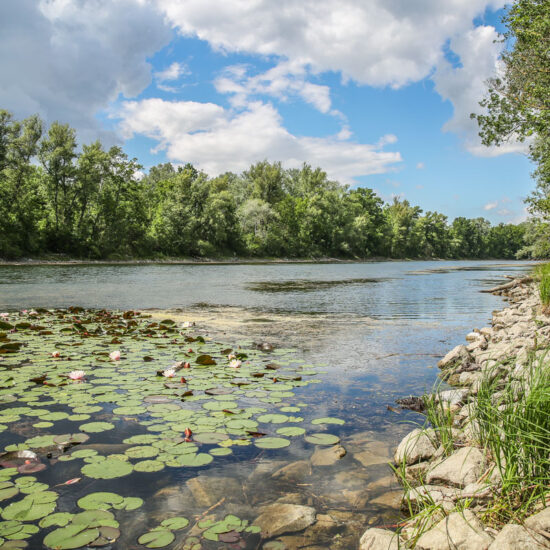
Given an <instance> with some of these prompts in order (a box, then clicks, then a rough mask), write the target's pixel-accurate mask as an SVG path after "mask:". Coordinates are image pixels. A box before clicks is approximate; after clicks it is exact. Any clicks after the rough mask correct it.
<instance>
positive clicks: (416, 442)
mask: <svg viewBox="0 0 550 550" xmlns="http://www.w3.org/2000/svg"><path fill="white" fill-rule="evenodd" d="M435 439H436V437H435V432H434V430H421V429H419V428H417V429H415V430H413V431H412V432H410V433H409V434H407V435H406V436H405V437H404V438H403V439H402V440H401V443H399V445H398V447H397V450H396V451H395V454H394V460H395V463H396V464H401V463H402V462H403V461H405V463H406V464H415V463H416V462H420V461H421V460H427V459H428V458H431V457H432V456H433V455H434V454H435V451H436V447H435V445H434V443H433V441H435Z"/></svg>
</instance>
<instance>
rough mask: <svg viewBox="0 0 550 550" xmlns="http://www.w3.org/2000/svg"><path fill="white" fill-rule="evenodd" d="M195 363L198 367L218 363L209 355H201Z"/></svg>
mask: <svg viewBox="0 0 550 550" xmlns="http://www.w3.org/2000/svg"><path fill="white" fill-rule="evenodd" d="M195 362H196V363H197V365H215V364H216V361H214V359H212V356H211V355H207V354H205V355H199V356H198V357H197V358H196V359H195Z"/></svg>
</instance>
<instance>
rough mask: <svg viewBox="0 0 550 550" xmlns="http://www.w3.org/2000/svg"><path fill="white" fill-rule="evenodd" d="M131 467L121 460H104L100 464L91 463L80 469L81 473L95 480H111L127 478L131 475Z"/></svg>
mask: <svg viewBox="0 0 550 550" xmlns="http://www.w3.org/2000/svg"><path fill="white" fill-rule="evenodd" d="M132 470H133V466H132V465H131V464H130V463H129V462H123V461H122V460H117V459H116V458H115V459H112V458H111V459H106V460H103V461H101V462H92V463H91V464H86V465H85V466H83V467H82V473H83V474H84V475H86V476H88V477H93V478H95V479H113V478H116V477H123V476H127V475H129V474H131V473H132Z"/></svg>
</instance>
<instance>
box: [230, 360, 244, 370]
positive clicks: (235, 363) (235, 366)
mask: <svg viewBox="0 0 550 550" xmlns="http://www.w3.org/2000/svg"><path fill="white" fill-rule="evenodd" d="M241 365H242V362H241V361H239V360H238V359H233V361H231V363H229V366H230V367H231V368H232V369H238V368H239V367H240V366H241Z"/></svg>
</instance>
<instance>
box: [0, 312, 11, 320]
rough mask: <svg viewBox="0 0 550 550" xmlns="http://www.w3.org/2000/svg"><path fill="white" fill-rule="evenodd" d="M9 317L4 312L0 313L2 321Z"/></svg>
mask: <svg viewBox="0 0 550 550" xmlns="http://www.w3.org/2000/svg"><path fill="white" fill-rule="evenodd" d="M9 316H10V314H9V313H6V312H5V311H4V312H3V313H0V317H2V319H7V318H8V317H9Z"/></svg>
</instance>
